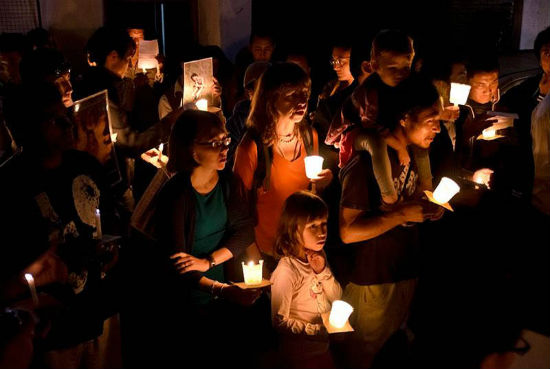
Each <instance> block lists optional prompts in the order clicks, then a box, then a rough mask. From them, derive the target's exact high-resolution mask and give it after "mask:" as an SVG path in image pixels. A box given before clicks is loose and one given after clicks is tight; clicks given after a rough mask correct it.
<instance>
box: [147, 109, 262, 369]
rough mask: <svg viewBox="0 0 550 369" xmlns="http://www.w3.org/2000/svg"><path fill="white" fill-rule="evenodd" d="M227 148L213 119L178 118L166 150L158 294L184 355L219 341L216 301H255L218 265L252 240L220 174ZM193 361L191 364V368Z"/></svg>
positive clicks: (204, 115)
mask: <svg viewBox="0 0 550 369" xmlns="http://www.w3.org/2000/svg"><path fill="white" fill-rule="evenodd" d="M230 141H231V139H230V138H229V136H228V133H227V131H226V130H225V127H224V125H223V123H222V122H221V121H220V119H219V118H218V117H217V116H216V115H214V114H212V113H208V112H203V111H198V110H187V111H185V112H183V113H182V115H181V116H180V117H179V119H178V120H177V121H176V123H175V125H174V127H173V129H172V133H171V135H170V140H169V145H168V153H169V158H170V161H169V162H168V165H167V169H168V171H169V172H171V173H175V174H174V175H173V176H172V177H171V178H170V180H169V181H168V182H167V183H166V184H165V185H164V187H163V188H162V190H161V192H160V193H159V198H158V203H157V209H156V222H155V224H156V234H157V239H158V244H159V248H160V251H161V253H162V255H163V256H162V258H163V263H164V273H163V277H164V278H165V280H164V282H166V285H165V286H163V287H166V292H167V295H166V296H165V297H168V298H169V299H170V300H169V301H166V302H167V303H166V304H163V306H166V305H169V306H170V309H171V310H170V311H171V312H173V313H174V314H173V316H172V317H171V318H174V321H171V322H170V324H171V325H173V324H175V326H176V327H179V328H181V329H182V330H185V331H186V332H187V333H185V336H186V337H190V336H192V337H193V339H192V342H188V343H190V344H191V345H190V346H186V348H189V349H191V350H192V352H194V353H197V355H198V352H201V350H202V349H205V350H207V351H209V350H210V349H211V347H210V346H208V345H207V347H202V345H203V344H204V343H203V342H205V341H207V340H210V339H214V338H215V336H216V335H220V334H222V333H220V332H219V331H220V330H223V327H224V326H225V324H227V319H224V318H223V315H224V314H222V313H221V309H219V306H220V304H219V302H220V301H219V300H217V298H218V297H219V298H222V299H223V300H227V301H229V302H233V303H237V304H240V305H251V304H253V303H254V301H255V300H256V299H257V298H258V297H259V295H260V291H259V290H241V289H240V288H238V287H236V286H234V285H229V284H226V283H225V282H226V280H225V277H224V266H223V263H224V262H226V261H227V260H229V259H231V258H232V257H234V256H236V255H238V254H240V253H241V252H242V251H244V250H245V249H246V247H247V246H249V245H250V244H251V243H252V241H253V238H254V233H253V222H252V220H251V218H250V217H249V216H248V211H247V207H246V206H243V202H242V201H240V199H239V197H238V193H237V192H234V191H232V188H233V186H231V183H230V179H229V178H226V177H224V176H223V174H222V172H221V171H222V170H223V168H224V167H225V163H226V160H227V150H228V146H229V143H230ZM179 324H181V326H180V325H179ZM214 332H216V333H214ZM216 340H218V338H216ZM199 342H200V344H199ZM195 344H196V345H195ZM182 348H183V346H182ZM206 357H208V356H207V355H205V356H202V357H200V358H199V357H197V358H195V359H196V360H204V359H205V358H206ZM195 359H190V360H191V361H192V362H193V363H195V362H194V361H193V360H195ZM212 360H214V359H212ZM209 362H210V363H212V361H209ZM187 363H188V361H186V364H185V366H187ZM195 364H197V365H198V364H200V362H198V361H197V362H196V363H195ZM202 364H205V363H202ZM189 365H190V366H194V365H191V364H189Z"/></svg>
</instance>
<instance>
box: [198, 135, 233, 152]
mask: <svg viewBox="0 0 550 369" xmlns="http://www.w3.org/2000/svg"><path fill="white" fill-rule="evenodd" d="M230 143H231V137H229V136H226V137H224V138H222V139H221V140H214V141H208V142H197V145H203V146H210V147H212V148H213V149H221V148H225V147H228V146H229V144H230Z"/></svg>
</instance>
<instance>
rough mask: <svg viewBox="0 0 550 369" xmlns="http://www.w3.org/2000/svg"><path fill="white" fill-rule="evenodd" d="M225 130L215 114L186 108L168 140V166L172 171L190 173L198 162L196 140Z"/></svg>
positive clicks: (204, 138) (205, 138)
mask: <svg viewBox="0 0 550 369" xmlns="http://www.w3.org/2000/svg"><path fill="white" fill-rule="evenodd" d="M221 132H225V127H224V125H223V123H222V121H221V120H220V119H219V118H218V117H217V116H216V115H215V114H212V113H209V112H206V111H201V110H186V111H184V112H183V113H182V114H181V116H180V117H179V118H178V120H177V121H176V123H175V124H174V127H172V132H171V133H170V139H169V141H168V157H169V158H170V160H169V161H168V164H167V165H166V168H167V169H168V171H169V172H171V173H176V172H182V171H183V172H188V173H190V172H191V171H192V170H193V169H194V168H195V167H197V166H198V163H197V162H196V161H195V159H194V158H193V144H194V142H195V141H202V140H207V139H209V138H210V137H212V136H214V135H216V134H218V133H221Z"/></svg>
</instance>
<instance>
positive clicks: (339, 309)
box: [321, 300, 353, 333]
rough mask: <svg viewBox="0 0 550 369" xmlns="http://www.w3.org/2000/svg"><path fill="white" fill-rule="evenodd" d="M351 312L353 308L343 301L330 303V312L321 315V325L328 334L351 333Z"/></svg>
mask: <svg viewBox="0 0 550 369" xmlns="http://www.w3.org/2000/svg"><path fill="white" fill-rule="evenodd" d="M352 312H353V307H352V306H351V305H350V304H348V303H347V302H345V301H342V300H336V301H334V302H333V303H332V308H331V310H330V312H326V313H323V314H321V317H322V319H323V324H324V325H325V328H326V329H327V332H328V333H344V332H352V331H353V328H352V326H351V325H350V324H349V321H348V319H349V316H350V315H351V313H352Z"/></svg>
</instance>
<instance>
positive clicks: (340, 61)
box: [329, 56, 349, 67]
mask: <svg viewBox="0 0 550 369" xmlns="http://www.w3.org/2000/svg"><path fill="white" fill-rule="evenodd" d="M348 60H349V56H347V57H340V58H332V59H330V62H329V63H330V65H332V66H333V67H343V66H344V65H346V64H347V63H349V61H348Z"/></svg>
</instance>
